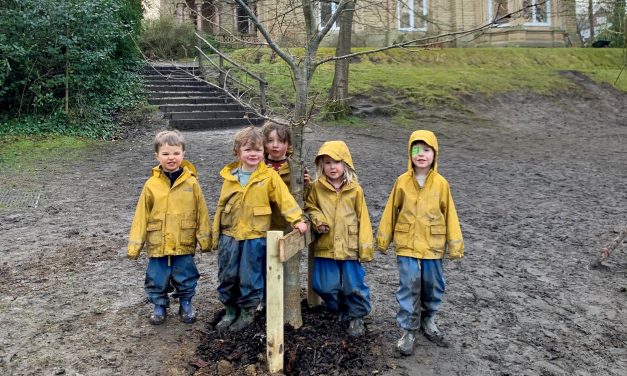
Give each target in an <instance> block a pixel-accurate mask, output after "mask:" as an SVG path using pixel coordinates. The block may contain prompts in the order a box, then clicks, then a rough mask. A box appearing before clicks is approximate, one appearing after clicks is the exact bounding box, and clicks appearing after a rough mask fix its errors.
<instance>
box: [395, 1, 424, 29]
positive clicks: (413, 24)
mask: <svg viewBox="0 0 627 376" xmlns="http://www.w3.org/2000/svg"><path fill="white" fill-rule="evenodd" d="M415 2H420V3H422V15H423V16H425V17H426V16H427V0H398V1H397V2H396V28H397V29H398V30H400V31H426V30H427V23H426V22H425V26H423V27H416V20H415V19H414V3H415ZM401 5H406V6H407V7H408V8H409V27H401Z"/></svg>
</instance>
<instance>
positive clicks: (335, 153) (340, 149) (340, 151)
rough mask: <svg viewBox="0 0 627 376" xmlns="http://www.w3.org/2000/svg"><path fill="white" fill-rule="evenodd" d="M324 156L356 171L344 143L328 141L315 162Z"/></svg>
mask: <svg viewBox="0 0 627 376" xmlns="http://www.w3.org/2000/svg"><path fill="white" fill-rule="evenodd" d="M434 137H435V136H434ZM323 155H328V156H329V157H331V158H333V159H335V160H336V161H343V162H346V164H347V165H349V166H350V168H351V169H353V171H355V166H354V165H353V158H352V157H351V153H350V151H348V146H346V143H344V141H327V142H325V143H324V144H322V146H320V150H318V155H316V159H315V160H314V161H315V162H316V164H318V163H317V162H318V158H320V157H322V156H323ZM410 163H411V161H410Z"/></svg>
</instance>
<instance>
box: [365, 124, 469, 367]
mask: <svg viewBox="0 0 627 376" xmlns="http://www.w3.org/2000/svg"><path fill="white" fill-rule="evenodd" d="M408 154H409V157H408V166H407V172H405V173H404V174H402V175H401V176H399V177H398V178H397V179H396V182H395V183H394V187H393V188H392V192H391V193H390V197H389V199H388V202H387V205H386V206H385V209H384V211H383V215H382V216H381V222H380V224H379V229H378V231H377V247H378V249H379V250H380V251H381V252H383V253H386V252H387V249H388V246H389V245H390V243H391V242H392V240H393V241H394V247H395V252H396V256H397V266H398V271H399V287H398V290H397V291H396V300H397V301H398V303H399V306H400V307H399V310H398V313H397V315H396V321H397V322H398V325H399V326H400V327H401V331H402V334H401V338H400V339H399V341H398V345H397V347H398V349H399V351H400V352H401V354H403V355H411V354H412V353H413V351H414V341H415V336H414V334H415V332H416V331H417V330H419V329H421V330H422V331H423V333H424V334H425V336H426V337H427V338H428V339H429V340H431V341H432V342H434V343H436V344H438V345H440V346H446V342H445V341H444V339H443V337H442V334H441V333H440V331H439V330H438V328H437V326H436V325H435V321H434V317H435V314H436V313H437V311H438V310H439V309H440V305H441V304H442V297H443V295H444V289H445V286H446V281H445V280H444V273H443V269H442V258H443V257H444V253H445V252H446V250H447V249H448V253H449V258H450V259H452V260H453V259H459V258H461V257H463V255H464V241H463V239H462V232H461V228H460V225H459V220H458V218H457V212H456V211H455V204H454V203H453V197H452V196H451V191H450V188H449V184H448V182H447V181H446V179H444V177H443V176H442V175H440V174H439V173H438V164H437V157H438V140H437V138H436V137H435V134H433V132H430V131H425V130H419V131H415V132H414V133H412V135H411V136H410V138H409V143H408Z"/></svg>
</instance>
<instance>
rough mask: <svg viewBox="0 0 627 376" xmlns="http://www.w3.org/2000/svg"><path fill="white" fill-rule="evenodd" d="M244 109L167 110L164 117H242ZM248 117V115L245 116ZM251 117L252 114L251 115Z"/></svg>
mask: <svg viewBox="0 0 627 376" xmlns="http://www.w3.org/2000/svg"><path fill="white" fill-rule="evenodd" d="M245 115H246V111H194V112H168V113H166V114H165V115H164V117H165V118H166V119H173V120H178V119H228V118H231V119H238V118H239V119H244V116H245ZM246 117H248V116H246ZM251 117H252V115H251Z"/></svg>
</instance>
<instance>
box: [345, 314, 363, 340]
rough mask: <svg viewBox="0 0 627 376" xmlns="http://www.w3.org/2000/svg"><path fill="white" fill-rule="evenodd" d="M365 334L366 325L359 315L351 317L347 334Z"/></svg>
mask: <svg viewBox="0 0 627 376" xmlns="http://www.w3.org/2000/svg"><path fill="white" fill-rule="evenodd" d="M364 334H366V327H365V326H364V320H363V319H362V318H361V317H355V318H353V319H351V322H350V324H348V335H349V336H351V337H353V338H356V337H361V336H363V335H364Z"/></svg>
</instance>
